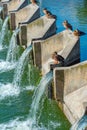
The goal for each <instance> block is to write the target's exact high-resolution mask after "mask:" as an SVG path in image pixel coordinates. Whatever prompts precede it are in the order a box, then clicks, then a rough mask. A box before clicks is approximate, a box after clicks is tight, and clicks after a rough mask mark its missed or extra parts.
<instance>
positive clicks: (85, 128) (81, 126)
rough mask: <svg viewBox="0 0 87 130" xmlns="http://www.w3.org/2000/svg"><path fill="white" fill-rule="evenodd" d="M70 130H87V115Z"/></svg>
mask: <svg viewBox="0 0 87 130" xmlns="http://www.w3.org/2000/svg"><path fill="white" fill-rule="evenodd" d="M70 130H87V115H85V116H83V117H82V118H81V119H80V120H79V121H78V122H76V123H75V124H74V125H73V126H72V127H71V129H70Z"/></svg>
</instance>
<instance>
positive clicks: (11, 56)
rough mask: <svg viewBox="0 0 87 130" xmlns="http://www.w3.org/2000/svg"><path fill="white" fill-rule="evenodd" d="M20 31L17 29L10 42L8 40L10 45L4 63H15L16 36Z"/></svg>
mask: <svg viewBox="0 0 87 130" xmlns="http://www.w3.org/2000/svg"><path fill="white" fill-rule="evenodd" d="M19 31H20V29H19V28H17V29H16V30H15V31H14V33H13V35H12V37H11V40H10V44H9V49H8V52H7V58H6V61H9V62H12V63H14V62H16V53H17V52H16V51H17V47H18V46H17V34H18V33H19Z"/></svg>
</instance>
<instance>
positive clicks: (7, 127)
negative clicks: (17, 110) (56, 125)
mask: <svg viewBox="0 0 87 130" xmlns="http://www.w3.org/2000/svg"><path fill="white" fill-rule="evenodd" d="M31 123H32V120H29V119H27V120H25V121H20V120H19V118H16V119H15V120H12V121H10V122H8V123H7V124H6V123H3V124H0V130H47V129H46V128H45V127H44V126H41V127H39V126H35V127H34V128H31V127H30V124H31Z"/></svg>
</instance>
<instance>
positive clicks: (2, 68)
mask: <svg viewBox="0 0 87 130" xmlns="http://www.w3.org/2000/svg"><path fill="white" fill-rule="evenodd" d="M15 66H16V63H14V64H12V63H10V62H6V61H2V60H0V73H3V72H6V71H9V70H12V69H14V68H15Z"/></svg>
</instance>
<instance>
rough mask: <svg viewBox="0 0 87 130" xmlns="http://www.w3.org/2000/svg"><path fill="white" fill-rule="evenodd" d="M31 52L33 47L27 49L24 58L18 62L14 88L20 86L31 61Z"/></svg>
mask: <svg viewBox="0 0 87 130" xmlns="http://www.w3.org/2000/svg"><path fill="white" fill-rule="evenodd" d="M31 50H32V45H30V46H29V47H27V48H26V49H25V51H24V52H23V54H22V56H21V57H20V59H19V61H18V64H17V68H16V70H15V74H14V80H13V84H14V86H20V82H21V77H22V74H23V71H24V68H25V66H26V64H27V62H28V60H29V53H30V52H31Z"/></svg>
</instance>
